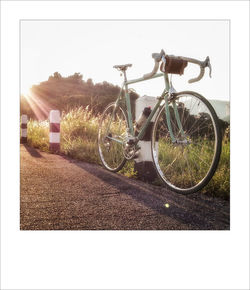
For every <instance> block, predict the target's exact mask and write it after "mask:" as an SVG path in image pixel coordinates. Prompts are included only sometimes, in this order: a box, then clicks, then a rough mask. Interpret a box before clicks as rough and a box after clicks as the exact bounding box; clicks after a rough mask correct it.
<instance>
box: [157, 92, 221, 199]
mask: <svg viewBox="0 0 250 290" xmlns="http://www.w3.org/2000/svg"><path fill="white" fill-rule="evenodd" d="M176 103H177V105H178V113H179V117H180V121H181V123H182V126H183V133H184V137H183V136H182V133H181V130H180V129H179V126H178V122H177V120H176V117H175V114H174V109H173V107H172V109H171V103H170V102H169V108H170V122H171V125H172V128H173V135H174V137H175V139H176V140H177V141H178V142H179V143H178V144H175V143H173V141H172V139H171V136H170V135H171V134H170V132H169V131H170V130H169V129H168V125H167V120H166V113H165V105H164V106H163V107H162V108H161V109H160V111H159V113H158V115H157V117H156V121H155V124H154V127H153V131H152V158H153V162H154V165H155V168H156V170H157V173H158V175H159V177H160V178H161V180H162V181H163V182H164V183H165V184H166V185H167V186H168V187H169V188H170V189H171V190H173V191H176V192H178V193H186V194H187V193H193V192H196V191H198V190H200V189H201V188H202V187H204V186H205V185H206V184H207V183H208V182H209V180H210V179H211V178H212V176H213V174H214V172H215V170H216V168H217V165H218V162H219V157H220V152H221V133H220V130H219V126H218V118H217V115H216V113H215V111H214V109H213V108H212V106H211V104H210V103H209V102H208V101H207V100H206V99H205V98H204V97H202V96H201V95H199V94H197V93H194V92H180V93H178V94H177V96H176ZM164 116H165V117H164ZM164 118H165V120H164ZM191 121H193V122H191ZM162 124H164V125H165V128H164V129H165V132H164V131H163V129H162V128H163V125H162ZM159 128H160V129H159ZM195 130H196V131H195ZM181 142H187V143H186V144H185V143H181ZM188 142H190V143H188Z"/></svg>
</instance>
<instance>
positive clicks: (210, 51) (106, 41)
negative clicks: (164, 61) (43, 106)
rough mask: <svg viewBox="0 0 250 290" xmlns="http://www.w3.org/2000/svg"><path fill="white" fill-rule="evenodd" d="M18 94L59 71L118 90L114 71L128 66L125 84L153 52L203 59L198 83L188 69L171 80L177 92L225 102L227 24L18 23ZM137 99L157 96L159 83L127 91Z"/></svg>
mask: <svg viewBox="0 0 250 290" xmlns="http://www.w3.org/2000/svg"><path fill="white" fill-rule="evenodd" d="M20 40H21V52H20V53H21V93H23V94H26V93H27V92H28V89H29V88H30V87H31V86H32V85H33V84H37V83H40V82H42V81H46V80H47V79H48V77H49V76H50V75H52V74H53V73H54V72H56V71H58V72H59V73H60V74H61V75H62V76H65V77H66V76H69V75H72V74H74V73H75V72H80V73H81V74H82V75H83V79H84V80H87V79H88V78H91V79H92V80H93V82H94V83H98V82H103V81H108V82H110V83H113V84H115V85H121V84H122V82H123V78H122V77H121V76H120V74H119V72H118V71H117V70H115V69H114V68H113V65H116V64H126V63H132V64H133V66H132V67H131V68H129V69H128V71H127V76H128V79H129V80H130V79H136V78H139V77H142V75H143V74H145V73H148V72H150V71H151V70H152V68H153V65H154V61H153V59H152V57H151V54H152V53H153V52H160V50H161V49H164V50H165V52H166V54H171V55H176V56H186V57H192V58H196V59H199V60H204V59H205V58H206V56H209V57H210V61H211V64H212V78H209V74H208V69H206V73H205V76H204V77H203V79H202V80H201V81H199V82H196V83H193V84H189V83H188V80H189V79H191V78H193V77H196V76H197V75H198V74H199V67H198V66H197V65H193V64H189V65H188V67H187V68H186V69H185V72H184V74H183V75H182V76H179V75H173V76H172V82H173V85H174V87H175V89H176V90H177V91H182V90H192V91H196V92H199V93H200V94H202V95H203V96H205V97H206V98H208V99H218V100H229V97H230V96H229V59H230V58H229V23H228V22H227V21H204V20H202V21H197V20H196V21H182V20H175V21H159V20H158V21H149V20H145V21H142V20H140V21H131V20H129V21H114V20H112V21H94V20H92V21H47V20H46V21H39V20H36V21H25V20H24V21H22V22H21V38H20ZM130 87H131V88H133V89H135V90H136V92H137V93H139V94H140V95H150V96H158V95H160V94H161V93H162V91H163V89H164V80H163V78H158V79H154V80H149V81H145V82H141V83H138V84H133V85H131V86H130Z"/></svg>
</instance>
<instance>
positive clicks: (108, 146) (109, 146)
mask: <svg viewBox="0 0 250 290" xmlns="http://www.w3.org/2000/svg"><path fill="white" fill-rule="evenodd" d="M113 110H116V111H115V116H114V119H115V118H116V120H119V118H121V120H120V125H121V126H122V128H121V131H120V132H121V133H120V134H119V132H117V128H116V123H114V120H112V119H111V118H112V116H110V114H112V112H113ZM106 118H110V119H111V121H110V119H106ZM109 121H110V129H109V132H105V134H104V135H105V136H102V133H103V132H102V129H104V130H105V126H106V125H107V124H104V122H106V123H107V122H109ZM127 128H128V120H127V115H126V113H125V111H124V109H123V108H122V107H121V106H120V105H117V106H116V103H115V102H113V103H110V104H109V105H107V106H106V108H105V109H104V111H103V114H102V116H101V119H100V122H99V128H98V152H99V156H100V160H101V162H102V164H103V166H104V167H105V168H106V169H108V170H109V171H111V172H117V171H119V170H121V169H122V168H123V166H124V165H125V163H126V161H127V160H126V158H125V157H124V154H123V145H122V144H120V143H118V142H116V141H113V140H112V139H108V138H110V137H111V138H113V137H114V135H117V134H118V136H115V138H118V139H119V140H123V139H124V138H125V136H126V134H127ZM105 142H106V143H105Z"/></svg>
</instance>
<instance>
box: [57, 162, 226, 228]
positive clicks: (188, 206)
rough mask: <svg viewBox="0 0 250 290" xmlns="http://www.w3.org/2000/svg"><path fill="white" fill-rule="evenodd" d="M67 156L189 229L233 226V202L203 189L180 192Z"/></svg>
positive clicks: (86, 169)
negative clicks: (230, 203) (231, 220)
mask: <svg viewBox="0 0 250 290" xmlns="http://www.w3.org/2000/svg"><path fill="white" fill-rule="evenodd" d="M63 158H65V159H66V160H68V161H69V162H70V163H74V165H76V166H78V167H79V168H81V169H82V170H84V171H87V172H88V173H89V174H91V175H93V176H95V177H96V178H98V179H100V180H102V181H103V182H105V183H108V184H109V185H111V186H113V187H115V188H116V189H117V190H118V191H119V192H121V194H126V195H128V196H130V197H131V198H132V199H134V200H135V201H137V202H138V203H140V204H142V205H144V206H146V207H147V208H149V209H152V210H153V211H155V212H157V213H158V214H160V215H163V216H168V217H170V218H172V219H175V220H177V221H179V222H181V223H183V224H185V225H187V226H188V228H187V229H196V230H229V229H230V208H229V203H228V202H226V201H224V200H220V199H217V198H213V197H208V196H205V195H204V194H200V193H195V194H192V195H188V196H184V195H180V194H177V193H174V192H171V191H169V190H167V189H166V188H164V187H161V186H154V185H152V184H147V183H145V182H142V181H139V180H133V179H131V178H127V177H125V176H122V175H119V174H117V173H112V172H109V171H107V170H106V169H104V168H102V167H101V166H98V165H94V164H89V163H85V162H79V161H76V160H74V161H73V160H71V159H70V158H67V157H66V156H64V157H63ZM166 204H169V207H166V206H165V205H166Z"/></svg>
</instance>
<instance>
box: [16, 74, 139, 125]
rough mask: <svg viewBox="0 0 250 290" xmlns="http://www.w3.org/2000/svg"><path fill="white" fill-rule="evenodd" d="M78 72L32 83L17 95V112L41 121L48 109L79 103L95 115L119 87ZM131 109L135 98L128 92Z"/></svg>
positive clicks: (66, 109) (63, 109) (63, 108)
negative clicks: (85, 76) (24, 93)
mask: <svg viewBox="0 0 250 290" xmlns="http://www.w3.org/2000/svg"><path fill="white" fill-rule="evenodd" d="M82 77H83V76H82V75H81V74H80V73H75V74H74V75H71V76H68V77H62V76H61V74H60V73H58V72H55V73H54V74H53V75H52V76H50V77H49V78H48V80H47V81H44V82H41V83H40V84H38V85H34V86H32V88H31V90H30V94H29V96H28V97H27V96H21V106H20V111H21V114H27V115H28V116H29V117H30V118H32V119H38V120H44V119H47V118H48V114H49V111H50V110H52V109H58V110H60V111H61V112H62V111H64V112H69V111H70V110H71V109H74V108H76V107H79V106H83V107H87V106H88V108H89V109H90V110H92V111H93V112H94V113H95V114H98V113H100V112H102V111H103V109H104V107H105V106H106V105H107V104H108V103H110V102H113V101H114V100H116V98H117V96H118V94H119V92H120V87H119V86H115V85H113V84H111V83H108V82H106V81H103V82H102V83H97V84H94V83H93V81H92V79H87V80H86V81H85V80H83V78H82ZM130 96H131V103H132V108H133V107H134V106H133V104H134V101H135V100H136V98H137V97H138V95H137V94H136V93H135V92H131V93H130Z"/></svg>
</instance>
